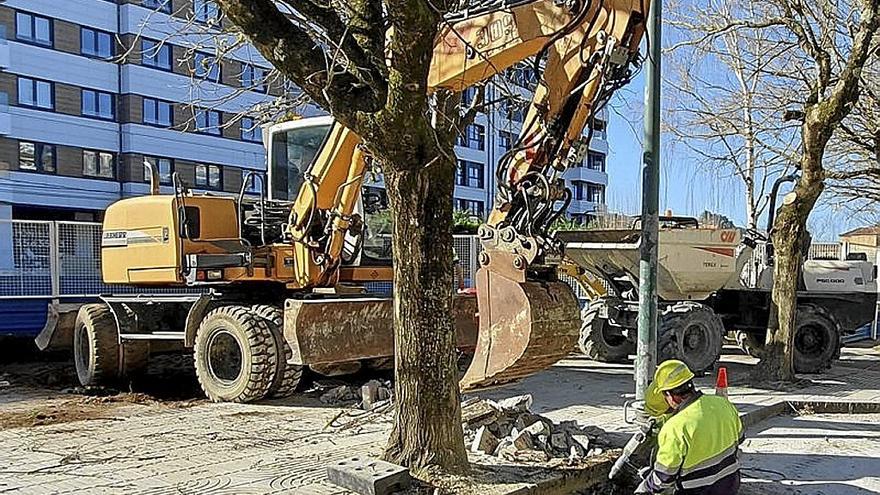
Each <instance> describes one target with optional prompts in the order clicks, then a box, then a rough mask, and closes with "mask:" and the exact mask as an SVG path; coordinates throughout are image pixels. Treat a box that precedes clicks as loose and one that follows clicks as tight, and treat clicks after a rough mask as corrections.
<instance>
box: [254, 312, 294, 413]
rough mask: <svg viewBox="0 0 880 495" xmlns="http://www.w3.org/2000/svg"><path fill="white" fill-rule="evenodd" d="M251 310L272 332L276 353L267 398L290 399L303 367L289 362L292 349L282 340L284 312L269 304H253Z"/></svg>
mask: <svg viewBox="0 0 880 495" xmlns="http://www.w3.org/2000/svg"><path fill="white" fill-rule="evenodd" d="M251 309H252V310H253V312H254V314H256V315H257V316H259V317H260V318H263V320H264V321H265V322H266V325H268V326H269V330H271V331H272V335H273V337H274V338H275V347H276V349H277V351H276V352H277V353H278V365H277V367H276V368H275V379H274V380H273V381H272V385H271V386H270V387H269V394H268V396H267V397H271V398H282V397H290V396H291V395H293V393H294V392H295V391H296V387H298V386H299V383H300V381H301V380H302V376H303V370H304V367H303V366H299V365H296V364H292V363H290V362H289V361H290V359H291V358H292V357H293V349H291V348H290V344H289V343H288V342H287V341H286V340H284V312H283V311H282V310H281V308H279V307H277V306H272V305H269V304H255V305H254V306H253V307H252V308H251Z"/></svg>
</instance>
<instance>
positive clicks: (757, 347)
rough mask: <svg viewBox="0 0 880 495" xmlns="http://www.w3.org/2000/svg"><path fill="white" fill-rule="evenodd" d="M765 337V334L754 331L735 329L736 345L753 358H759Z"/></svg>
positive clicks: (762, 350)
mask: <svg viewBox="0 0 880 495" xmlns="http://www.w3.org/2000/svg"><path fill="white" fill-rule="evenodd" d="M765 338H766V336H765V335H763V334H758V333H755V332H744V331H742V330H737V331H736V345H738V346H739V348H740V349H742V351H743V352H745V353H746V354H748V355H749V356H752V357H753V358H758V359H760V358H761V356H762V354H763V352H764V339H765Z"/></svg>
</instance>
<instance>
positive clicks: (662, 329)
mask: <svg viewBox="0 0 880 495" xmlns="http://www.w3.org/2000/svg"><path fill="white" fill-rule="evenodd" d="M723 335H724V323H723V322H722V321H721V318H719V317H718V315H716V314H715V312H714V311H712V309H711V308H709V307H707V306H703V305H702V304H698V303H680V304H676V305H674V306H671V307H669V308H668V309H667V310H666V311H665V312H664V313H663V315H662V316H661V318H660V326H659V332H658V336H657V339H658V345H657V349H658V353H659V358H660V361H661V362H662V361H665V360H667V359H681V360H682V361H684V362H685V363H687V365H688V367H690V369H691V370H693V371H694V372H695V373H697V372H703V371H706V370H709V369H711V368H712V367H713V366H714V365H715V362H716V361H718V357H719V356H721V346H722V343H723Z"/></svg>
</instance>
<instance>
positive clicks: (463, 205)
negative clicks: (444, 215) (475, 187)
mask: <svg viewBox="0 0 880 495" xmlns="http://www.w3.org/2000/svg"><path fill="white" fill-rule="evenodd" d="M455 209H456V210H459V211H466V212H469V213H470V214H472V215H476V216H478V217H482V216H483V202H482V201H476V200H473V199H459V198H456V199H455Z"/></svg>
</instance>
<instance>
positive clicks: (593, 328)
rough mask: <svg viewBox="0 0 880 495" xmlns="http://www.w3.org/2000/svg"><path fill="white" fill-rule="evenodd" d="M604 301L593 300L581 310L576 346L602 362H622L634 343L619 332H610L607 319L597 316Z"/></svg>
mask: <svg viewBox="0 0 880 495" xmlns="http://www.w3.org/2000/svg"><path fill="white" fill-rule="evenodd" d="M605 304H607V302H606V301H604V300H602V299H600V300H598V301H593V302H591V303H590V304H589V305H587V306H586V307H584V310H583V311H582V312H581V322H582V323H581V335H580V339H579V340H578V347H580V350H581V352H582V353H584V355H586V356H587V357H589V358H590V359H592V360H594V361H601V362H603V363H622V362H625V361H626V360H627V359H629V355H630V354H634V353H635V350H636V349H635V344H634V343H633V342H632V341H631V340H629V339H627V338H626V336H624V335H622V334H621V333H620V332H611V331H610V330H611V329H610V325H609V324H608V320H607V319H605V318H602V317H600V316H599V312H600V311H601V309H602V307H603V305H605Z"/></svg>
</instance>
